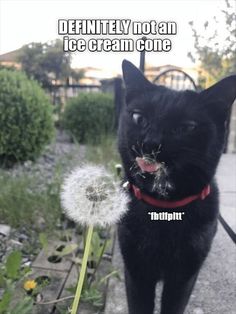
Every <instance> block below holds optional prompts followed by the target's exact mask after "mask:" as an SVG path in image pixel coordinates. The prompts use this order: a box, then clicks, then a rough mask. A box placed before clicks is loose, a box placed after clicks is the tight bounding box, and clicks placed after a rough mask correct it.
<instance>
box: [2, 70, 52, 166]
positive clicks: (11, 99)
mask: <svg viewBox="0 0 236 314" xmlns="http://www.w3.org/2000/svg"><path fill="white" fill-rule="evenodd" d="M53 130H54V127H53V118H52V108H51V105H50V102H49V100H48V97H47V96H46V95H45V93H44V91H43V90H42V88H41V87H40V86H39V85H38V84H37V83H36V82H35V81H32V80H29V79H28V78H27V77H26V75H25V74H24V73H22V72H20V71H9V70H4V69H2V70H0V164H1V165H3V164H5V165H8V164H11V163H14V162H17V161H25V160H29V159H31V160H33V159H35V158H36V157H38V156H39V154H40V152H41V151H42V149H43V148H44V146H45V145H46V144H47V143H48V142H49V141H50V139H51V137H52V135H53Z"/></svg>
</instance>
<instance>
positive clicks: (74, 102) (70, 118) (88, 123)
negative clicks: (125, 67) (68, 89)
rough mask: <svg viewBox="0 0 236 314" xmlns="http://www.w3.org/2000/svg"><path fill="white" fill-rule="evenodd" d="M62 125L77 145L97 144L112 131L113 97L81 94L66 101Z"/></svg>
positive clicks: (99, 94)
mask: <svg viewBox="0 0 236 314" xmlns="http://www.w3.org/2000/svg"><path fill="white" fill-rule="evenodd" d="M62 125H63V126H64V128H65V129H66V130H68V131H69V133H70V134H71V136H72V137H74V138H75V140H76V141H78V142H79V143H88V142H89V143H98V142H100V141H101V138H102V137H104V135H107V134H111V133H112V131H113V129H114V103H113V97H112V95H110V94H105V93H81V94H80V95H79V96H78V97H75V98H72V99H70V100H69V101H68V103H67V105H66V107H65V110H64V113H63V116H62Z"/></svg>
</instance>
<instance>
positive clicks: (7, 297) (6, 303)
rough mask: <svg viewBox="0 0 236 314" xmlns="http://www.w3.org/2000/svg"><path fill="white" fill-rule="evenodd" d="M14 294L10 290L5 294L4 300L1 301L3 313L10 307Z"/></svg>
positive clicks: (0, 310) (0, 308)
mask: <svg viewBox="0 0 236 314" xmlns="http://www.w3.org/2000/svg"><path fill="white" fill-rule="evenodd" d="M11 297H12V294H11V292H10V291H6V292H4V294H3V297H2V300H1V301H0V313H1V314H3V313H5V312H6V310H7V309H8V306H9V304H10V302H11Z"/></svg>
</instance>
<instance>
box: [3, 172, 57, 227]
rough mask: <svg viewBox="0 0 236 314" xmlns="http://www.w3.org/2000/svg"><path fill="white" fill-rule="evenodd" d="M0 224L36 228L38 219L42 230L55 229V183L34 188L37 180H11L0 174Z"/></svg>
mask: <svg viewBox="0 0 236 314" xmlns="http://www.w3.org/2000/svg"><path fill="white" fill-rule="evenodd" d="M0 186H1V190H0V221H1V222H2V223H7V224H9V225H10V226H12V227H15V228H18V227H22V226H26V227H27V228H29V229H31V228H32V229H37V220H38V219H39V218H40V217H42V218H43V219H44V220H45V227H46V229H47V228H51V227H52V226H55V222H56V221H57V219H58V218H59V217H60V212H61V209H60V201H59V186H60V183H59V181H58V180H55V181H54V182H53V183H50V184H46V186H45V187H44V188H43V189H37V178H36V177H32V176H29V175H21V176H18V177H12V176H11V174H9V173H6V172H4V171H3V170H1V171H0Z"/></svg>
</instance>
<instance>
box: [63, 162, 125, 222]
mask: <svg viewBox="0 0 236 314" xmlns="http://www.w3.org/2000/svg"><path fill="white" fill-rule="evenodd" d="M127 203H128V196H127V195H126V193H125V192H124V191H123V190H121V188H120V186H119V183H118V182H116V181H115V180H114V178H113V176H112V175H111V174H110V173H109V172H108V171H107V170H106V169H105V168H104V167H100V166H93V165H84V166H82V167H79V168H76V169H74V170H73V171H72V172H71V173H70V175H69V176H68V177H66V179H65V180H64V183H63V185H62V188H61V204H62V207H63V210H64V212H65V214H66V215H67V216H68V217H69V218H70V219H72V220H74V221H75V222H78V223H80V224H82V225H87V226H88V225H99V226H107V225H111V224H114V223H116V222H117V221H119V219H120V218H121V217H122V215H123V214H124V213H125V212H126V211H127Z"/></svg>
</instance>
